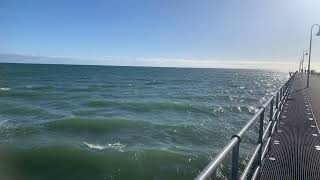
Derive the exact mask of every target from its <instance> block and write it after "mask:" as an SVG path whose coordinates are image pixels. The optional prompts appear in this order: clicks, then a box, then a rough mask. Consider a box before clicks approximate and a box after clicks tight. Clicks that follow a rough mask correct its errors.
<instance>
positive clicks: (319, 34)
mask: <svg viewBox="0 0 320 180" xmlns="http://www.w3.org/2000/svg"><path fill="white" fill-rule="evenodd" d="M316 26H317V27H318V28H319V31H318V33H317V34H316V36H320V25H319V24H314V25H312V26H311V34H310V46H309V63H308V79H307V88H308V87H309V78H310V77H309V76H310V59H311V48H312V31H313V28H314V27H316Z"/></svg>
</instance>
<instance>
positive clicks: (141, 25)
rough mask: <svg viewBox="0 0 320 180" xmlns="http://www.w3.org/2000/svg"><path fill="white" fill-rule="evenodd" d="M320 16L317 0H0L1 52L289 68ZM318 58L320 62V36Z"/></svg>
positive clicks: (87, 60) (75, 60) (82, 60)
mask: <svg viewBox="0 0 320 180" xmlns="http://www.w3.org/2000/svg"><path fill="white" fill-rule="evenodd" d="M315 23H318V24H319V23H320V1H319V0H267V1H260V0H241V1H239V0H90V1H88V0H86V1H84V0H68V1H65V0H0V27H1V28H0V54H19V55H28V56H30V57H33V56H43V57H63V58H69V59H68V62H66V63H68V64H102V65H107V64H111V65H135V64H139V65H142V66H144V65H145V66H182V67H183V66H188V67H193V66H194V67H198V66H199V65H203V66H204V67H218V65H221V64H223V65H226V67H228V66H233V65H234V64H239V63H240V64H241V63H244V64H245V65H244V66H247V65H248V64H250V62H252V63H253V64H257V65H256V66H257V67H260V68H261V67H264V66H268V65H267V64H272V63H270V62H273V63H279V66H282V67H283V68H284V69H285V70H287V69H288V68H289V69H294V68H295V67H298V62H299V60H300V59H301V57H302V52H303V50H304V49H308V48H309V37H310V27H311V25H312V24H315ZM314 32H315V33H316V30H315V31H314ZM36 59H37V60H35V61H34V62H35V63H39V58H36ZM46 60H47V59H46V58H43V60H42V61H40V63H47V62H46ZM312 60H313V61H312V62H313V63H314V64H317V63H319V64H320V37H319V36H317V37H316V36H315V37H314V41H313V55H312ZM0 61H1V62H3V61H10V60H8V59H7V60H5V59H0ZM31 62H32V60H31ZM233 62H234V64H233ZM319 67H320V66H319Z"/></svg>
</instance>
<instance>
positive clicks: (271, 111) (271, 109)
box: [269, 97, 274, 137]
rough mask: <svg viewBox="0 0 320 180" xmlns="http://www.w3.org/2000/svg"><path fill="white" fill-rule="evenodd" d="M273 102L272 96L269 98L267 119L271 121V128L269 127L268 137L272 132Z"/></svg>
mask: <svg viewBox="0 0 320 180" xmlns="http://www.w3.org/2000/svg"><path fill="white" fill-rule="evenodd" d="M273 102H274V97H273V98H272V100H271V103H270V118H269V121H271V122H272V123H271V128H270V129H269V137H270V136H271V132H272V126H273Z"/></svg>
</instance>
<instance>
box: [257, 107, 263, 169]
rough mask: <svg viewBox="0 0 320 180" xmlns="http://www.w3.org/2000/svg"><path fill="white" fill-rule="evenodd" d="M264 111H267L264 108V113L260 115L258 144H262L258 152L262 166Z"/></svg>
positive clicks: (259, 162) (259, 163)
mask: <svg viewBox="0 0 320 180" xmlns="http://www.w3.org/2000/svg"><path fill="white" fill-rule="evenodd" d="M264 111H265V109H264V108H263V111H262V113H261V114H260V121H259V139H258V144H261V146H260V148H259V152H258V165H259V166H261V157H262V144H263V142H262V136H263V120H264Z"/></svg>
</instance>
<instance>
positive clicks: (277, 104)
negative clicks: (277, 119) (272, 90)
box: [276, 91, 279, 111]
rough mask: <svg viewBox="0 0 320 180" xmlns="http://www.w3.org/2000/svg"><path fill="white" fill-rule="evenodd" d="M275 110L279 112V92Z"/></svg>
mask: <svg viewBox="0 0 320 180" xmlns="http://www.w3.org/2000/svg"><path fill="white" fill-rule="evenodd" d="M276 108H277V110H278V111H279V91H278V92H277V99H276Z"/></svg>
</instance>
